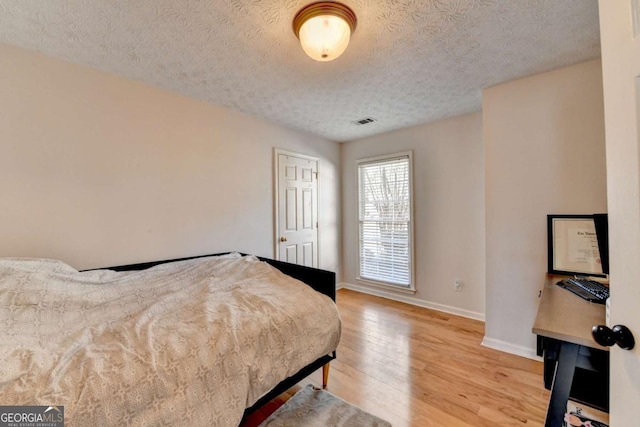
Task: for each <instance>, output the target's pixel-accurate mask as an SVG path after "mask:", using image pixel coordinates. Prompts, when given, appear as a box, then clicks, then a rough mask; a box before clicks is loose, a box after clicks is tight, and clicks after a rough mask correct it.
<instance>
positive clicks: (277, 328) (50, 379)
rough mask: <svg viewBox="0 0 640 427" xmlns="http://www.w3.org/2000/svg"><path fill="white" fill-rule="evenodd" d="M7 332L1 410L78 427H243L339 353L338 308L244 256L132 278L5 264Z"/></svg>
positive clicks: (2, 311)
mask: <svg viewBox="0 0 640 427" xmlns="http://www.w3.org/2000/svg"><path fill="white" fill-rule="evenodd" d="M0 325H1V327H2V332H3V334H2V335H3V336H2V340H0V402H2V404H3V405H58V406H60V405H63V406H64V407H65V422H66V423H67V425H79V426H85V425H119V426H122V425H129V426H142V425H145V426H146V425H172V426H173V425H192V426H197V425H202V426H225V427H227V426H236V425H238V424H239V422H240V420H241V418H242V414H243V412H244V409H245V408H246V407H249V406H251V405H252V404H253V403H254V402H256V401H257V400H258V399H259V398H260V397H261V396H262V395H264V394H265V393H266V392H268V391H269V390H270V389H271V388H273V387H274V386H275V385H276V384H278V383H279V382H280V381H282V380H283V379H285V378H287V377H288V376H290V375H292V374H294V373H296V372H297V371H298V370H300V369H301V368H302V367H304V366H306V365H307V364H309V363H311V362H312V361H314V360H316V359H317V358H319V357H321V356H323V355H325V354H328V353H330V352H332V351H333V350H335V349H336V347H337V345H338V342H339V339H340V318H339V315H338V312H337V309H336V306H335V304H334V303H333V301H331V299H330V298H328V297H327V296H325V295H322V294H320V293H318V292H316V291H314V290H312V289H311V288H310V287H308V286H307V285H305V284H303V283H302V282H299V281H297V280H295V279H293V278H291V277H289V276H286V275H284V274H283V273H281V272H280V271H279V270H277V269H275V268H274V267H272V266H270V265H269V264H267V263H264V262H261V261H259V260H258V259H257V258H255V257H252V256H245V257H241V256H240V255H237V254H235V255H231V256H224V257H210V258H200V259H195V260H188V261H181V262H174V263H168V264H161V265H158V266H155V267H152V268H150V269H147V270H143V271H127V272H114V271H110V270H95V271H86V272H78V271H77V270H75V269H74V268H73V267H71V266H69V265H67V264H65V263H63V262H61V261H55V260H45V259H7V258H5V259H0Z"/></svg>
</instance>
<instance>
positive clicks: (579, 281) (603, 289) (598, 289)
mask: <svg viewBox="0 0 640 427" xmlns="http://www.w3.org/2000/svg"><path fill="white" fill-rule="evenodd" d="M556 285H558V286H560V287H562V288H565V289H567V290H569V291H571V292H573V293H574V294H576V295H578V296H579V297H580V298H582V299H586V300H587V301H590V302H594V303H596V304H604V303H605V302H606V301H607V298H609V288H608V287H607V286H605V285H603V284H602V283H599V282H596V281H595V280H588V279H583V278H579V277H574V278H572V279H565V280H561V281H559V282H558V283H556Z"/></svg>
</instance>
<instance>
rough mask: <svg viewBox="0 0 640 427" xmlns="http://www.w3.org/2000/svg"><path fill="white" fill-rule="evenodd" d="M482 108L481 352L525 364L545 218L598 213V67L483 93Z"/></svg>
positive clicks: (601, 147)
mask: <svg viewBox="0 0 640 427" xmlns="http://www.w3.org/2000/svg"><path fill="white" fill-rule="evenodd" d="M482 108H483V133H484V136H483V138H484V153H485V154H484V155H485V205H486V235H487V239H486V259H487V264H486V274H487V281H486V285H487V295H486V298H487V302H486V309H487V316H486V336H485V344H486V345H490V346H492V347H497V348H502V349H504V350H507V351H511V352H513V353H520V354H523V355H529V356H532V355H534V354H535V336H534V335H533V334H532V333H531V326H532V324H533V320H534V318H535V314H536V310H537V306H538V290H539V289H540V288H541V286H542V284H543V281H544V276H545V272H546V270H547V234H546V233H547V231H546V216H547V214H571V213H576V214H580V213H594V212H606V210H607V192H606V184H607V182H606V166H605V144H604V112H603V98H602V72H601V63H600V61H599V60H594V61H589V62H585V63H581V64H577V65H574V66H570V67H566V68H562V69H558V70H555V71H551V72H548V73H544V74H538V75H535V76H532V77H528V78H525V79H521V80H516V81H512V82H509V83H505V84H501V85H498V86H494V87H491V88H488V89H486V90H485V91H484V93H483V102H482Z"/></svg>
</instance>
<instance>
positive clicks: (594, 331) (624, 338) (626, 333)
mask: <svg viewBox="0 0 640 427" xmlns="http://www.w3.org/2000/svg"><path fill="white" fill-rule="evenodd" d="M591 336H593V339H594V340H595V342H597V343H598V344H600V345H602V346H604V347H611V346H612V345H614V344H618V345H619V346H620V348H622V349H623V350H631V349H632V348H633V347H634V346H635V344H636V340H635V339H633V334H632V333H631V331H630V330H629V328H627V327H626V326H623V325H615V326H614V327H613V328H611V329H610V328H609V327H608V326H605V325H596V326H594V327H593V328H591Z"/></svg>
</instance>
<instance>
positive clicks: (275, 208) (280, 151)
mask: <svg viewBox="0 0 640 427" xmlns="http://www.w3.org/2000/svg"><path fill="white" fill-rule="evenodd" d="M280 154H283V155H285V156H291V157H298V158H300V159H305V160H311V161H312V162H316V173H317V175H316V200H317V203H316V222H317V224H318V226H317V227H316V236H317V251H316V252H317V255H316V257H317V259H316V261H317V267H318V268H320V259H321V258H320V255H321V253H320V252H321V251H320V240H321V239H320V159H319V158H318V157H314V156H309V155H308V154H301V153H296V152H294V151H289V150H284V149H282V148H277V147H274V149H273V220H274V224H273V259H275V260H278V261H279V260H280V251H279V245H278V244H279V236H280V225H279V224H280V216H279V213H278V206H279V201H280V199H279V198H280V195H279V191H278V190H279V188H278V185H279V176H278V173H279V171H280V164H279V163H278V157H279V156H280Z"/></svg>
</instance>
